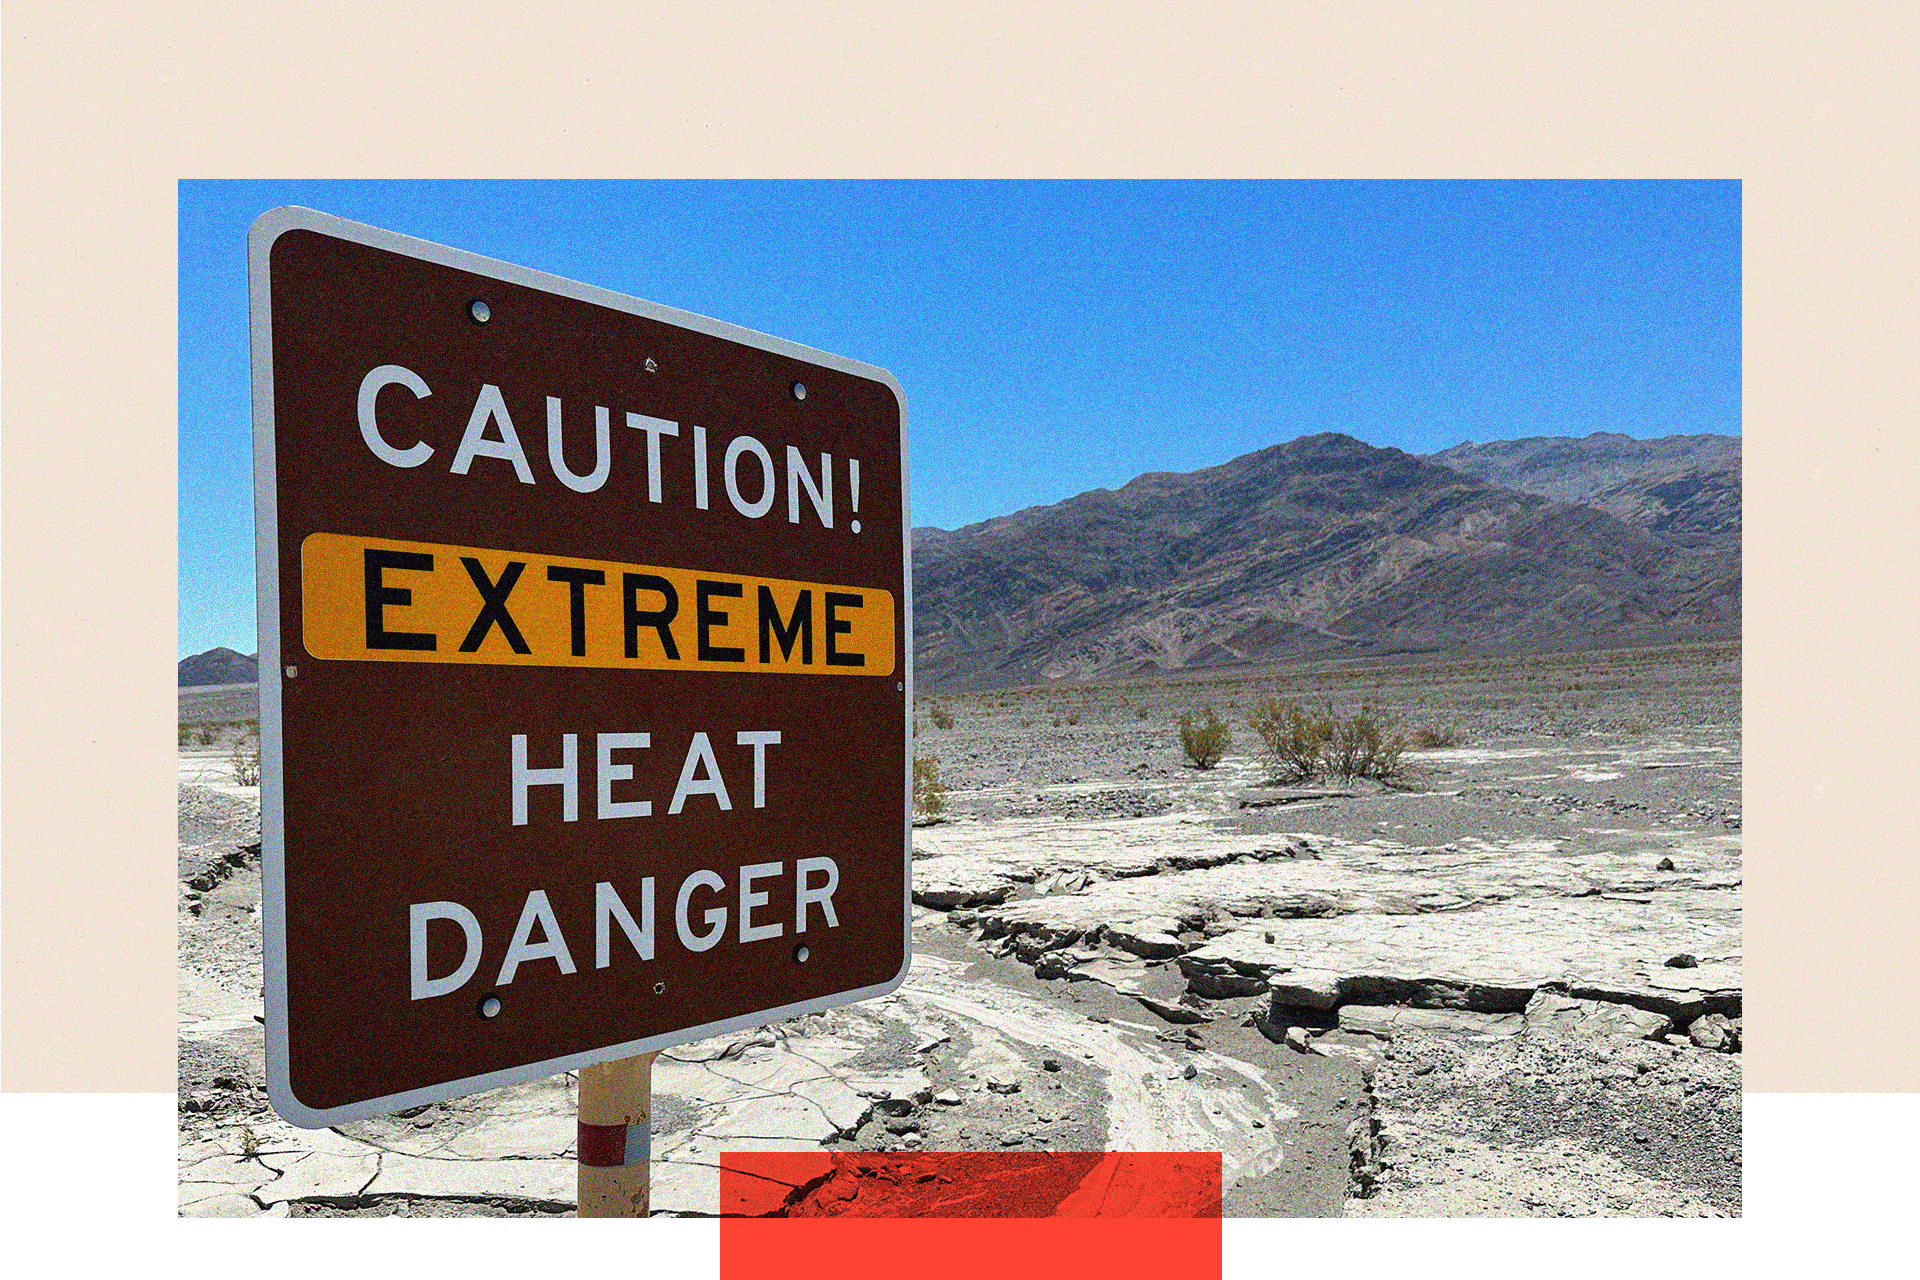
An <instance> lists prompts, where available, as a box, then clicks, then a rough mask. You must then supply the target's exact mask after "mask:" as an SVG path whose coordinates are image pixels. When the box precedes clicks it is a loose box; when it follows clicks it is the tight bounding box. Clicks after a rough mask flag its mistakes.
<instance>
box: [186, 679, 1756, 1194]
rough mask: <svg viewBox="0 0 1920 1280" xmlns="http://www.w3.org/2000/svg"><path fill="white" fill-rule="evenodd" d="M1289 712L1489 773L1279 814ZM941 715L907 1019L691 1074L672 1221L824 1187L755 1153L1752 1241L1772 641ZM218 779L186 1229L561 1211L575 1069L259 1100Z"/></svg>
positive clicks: (200, 887)
mask: <svg viewBox="0 0 1920 1280" xmlns="http://www.w3.org/2000/svg"><path fill="white" fill-rule="evenodd" d="M1275 688H1278V689H1279V690H1280V691H1281V692H1282V693H1284V694H1285V695H1286V696H1292V697H1295V698H1298V699H1301V700H1303V701H1304V700H1316V701H1317V700H1319V699H1321V698H1331V699H1333V700H1334V701H1335V702H1336V703H1338V704H1339V705H1340V706H1342V707H1344V708H1353V707H1356V706H1358V705H1359V703H1360V702H1361V701H1362V700H1365V701H1368V702H1370V703H1371V704H1372V705H1374V706H1375V707H1386V708H1388V709H1390V710H1395V711H1398V712H1399V713H1400V714H1401V715H1402V716H1403V717H1404V718H1405V719H1406V720H1407V721H1408V722H1410V723H1413V724H1435V725H1447V726H1451V727H1453V728H1455V729H1458V730H1459V731H1460V732H1461V734H1462V741H1461V743H1460V744H1459V745H1457V746H1455V747H1451V748H1446V749H1439V750H1431V751H1425V752H1419V753H1415V755H1414V757H1413V759H1414V762H1415V764H1416V766H1417V771H1416V773H1415V774H1414V775H1413V776H1412V778H1411V780H1410V782H1411V785H1410V786H1408V787H1406V788H1400V789H1396V788H1387V787H1381V786H1379V785H1378V784H1372V783H1353V784H1339V785H1328V784H1325V783H1324V782H1323V781H1320V780H1316V781H1314V782H1311V783H1303V784H1298V785H1294V786H1277V785H1271V784H1269V783H1268V782H1267V781H1266V779H1265V777H1264V771H1263V770H1262V769H1261V768H1260V767H1259V765H1258V762H1257V761H1256V760H1255V759H1254V758H1253V756H1252V755H1251V753H1250V750H1249V749H1250V748H1251V747H1252V746H1253V745H1255V740H1254V738H1253V735H1252V733H1251V732H1250V731H1249V730H1248V729H1247V728H1246V726H1245V722H1244V719H1243V717H1244V715H1245V713H1246V712H1247V711H1248V710H1250V709H1251V708H1252V707H1253V705H1254V703H1255V702H1256V701H1257V699H1258V697H1259V696H1261V695H1262V694H1263V693H1265V692H1268V691H1270V690H1273V689H1275ZM928 701H929V700H928V699H924V698H923V699H922V700H921V704H922V715H921V726H920V735H919V739H918V742H917V745H916V751H917V752H918V753H919V754H922V755H929V754H930V755H933V756H934V757H936V758H937V759H938V761H939V764H940V770H941V774H942V776H943V778H944V780H945V781H946V782H947V784H948V785H949V787H950V788H951V791H950V793H949V795H948V810H947V813H946V815H945V820H943V821H941V822H939V823H937V824H934V825H929V826H924V827H921V828H919V829H917V830H916V832H915V856H916V863H915V877H914V884H915V898H916V902H917V903H918V904H919V905H918V907H917V909H916V912H915V917H916V920H915V949H916V961H915V965H914V968H913V970H912V972H911V974H910V977H909V979H908V981H907V983H906V985H905V986H903V987H902V988H901V990H900V991H898V992H896V993H895V994H894V995H892V996H890V997H888V998H886V999H884V1000H880V1001H873V1002H868V1003H866V1004H862V1005H856V1006H850V1007H847V1008H843V1009H838V1010H834V1011H832V1012H830V1013H828V1014H823V1015H814V1016H812V1017H808V1018H801V1019H795V1020H793V1021H790V1022H786V1023H782V1024H778V1025H776V1026H773V1027H768V1028H762V1029H760V1030H758V1031H754V1032H750V1033H742V1034H739V1035H735V1036H730V1037H725V1038H722V1039H718V1040H714V1041H708V1042H703V1043H701V1044H696V1045H687V1046H682V1047H680V1048H678V1049H675V1050H671V1051H668V1052H667V1053H664V1054H662V1055H661V1056H660V1058H659V1059H658V1060H657V1062H656V1065H655V1072H654V1099H655V1119H654V1147H653V1150H654V1159H655V1163H654V1166H653V1177H654V1208H655V1211H656V1212H659V1213H668V1214H694V1215H706V1214H713V1213H764V1212H770V1211H773V1209H774V1208H775V1207H776V1206H778V1205H779V1204H781V1203H782V1201H783V1200H784V1199H785V1198H786V1197H787V1196H788V1195H790V1194H791V1193H792V1192H793V1188H792V1187H790V1186H786V1185H781V1184H777V1183H768V1184H767V1185H766V1186H765V1187H764V1188H762V1189H761V1190H760V1193H759V1194H758V1195H754V1194H743V1195H742V1196H741V1197H738V1198H737V1202H735V1203H721V1202H720V1190H719V1180H718V1171H717V1166H718V1164H719V1157H720V1153H722V1152H724V1151H729V1150H780V1151H792V1152H810V1153H816V1154H817V1155H818V1157H819V1159H820V1160H821V1161H822V1162H823V1163H822V1168H823V1169H824V1168H825V1167H826V1165H827V1162H830V1161H831V1158H832V1155H833V1153H835V1152H841V1151H873V1150H880V1151H887V1150H891V1151H914V1150H927V1151H941V1150H973V1151H998V1150H1006V1151H1036V1152H1038V1151H1092V1150H1102V1149H1120V1150H1126V1149H1133V1150H1219V1151H1221V1152H1222V1153H1223V1158H1222V1164H1223V1172H1224V1174H1225V1184H1226V1199H1225V1204H1224V1209H1225V1212H1226V1213H1228V1214H1229V1215H1273V1216H1282V1215H1315V1214H1340V1213H1347V1214H1354V1215H1360V1216H1425V1215H1514V1216H1554V1215H1575V1216H1592V1215H1605V1214H1636V1215H1647V1214H1651V1215H1710V1214H1728V1213H1738V1212H1739V1208H1740V1169H1741V1165H1740V1154H1739V1150H1740V1099H1739V1090H1740V1072H1739V1061H1740V1060H1739V1055H1738V1053H1737V1047H1738V1043H1739V1030H1740V1027H1739V1018H1740V1013H1741V1007H1740V996H1741V979H1740V953H1741V939H1740V909H1739V885H1740V855H1739V848H1740V830H1739V827H1740V803H1739V794H1740V749H1739V748H1740V739H1739V722H1738V707H1739V653H1738V649H1737V647H1735V646H1687V647H1680V648H1675V649H1668V650H1658V651H1644V650H1643V651H1625V652H1620V653H1613V654H1572V655H1559V656H1544V657H1526V658H1508V659H1488V660H1483V661H1473V662H1458V663H1427V664H1403V665H1400V666H1391V667H1381V668H1376V669H1357V668H1349V669H1335V668H1328V669H1325V670H1319V671H1307V672H1292V673H1284V674H1282V673H1267V674H1262V673H1257V672H1255V673H1246V672H1236V673H1231V674H1211V675H1198V676H1195V675H1186V676H1181V677H1178V678H1173V679H1165V680H1159V681H1153V682H1139V683H1129V684H1115V685H1106V686H1097V687H1088V688H1077V689H1065V688H1063V689H1053V690H1031V691H1010V692H1008V691H1001V692H987V693H979V694H968V695H961V696H955V697H951V698H937V699H933V700H932V701H936V702H938V703H939V704H940V705H941V706H942V707H943V708H945V709H946V710H947V711H948V712H950V713H951V714H952V716H953V725H952V727H951V728H948V729H939V728H935V727H933V726H932V724H930V723H929V719H930V717H929V716H928V715H927V714H926V704H927V702H928ZM1207 705H1212V706H1213V707H1215V708H1216V709H1217V710H1219V711H1220V712H1221V713H1222V714H1223V715H1224V716H1225V717H1227V718H1228V719H1229V720H1230V721H1232V722H1233V725H1234V732H1235V735H1236V739H1237V742H1236V744H1235V749H1234V750H1232V751H1230V752H1229V754H1228V755H1227V757H1226V758H1225V760H1224V761H1223V762H1222V764H1221V766H1220V767H1219V768H1217V769H1214V770H1210V771H1207V772H1205V773H1201V772H1198V771H1196V770H1193V769H1191V768H1187V767H1185V766H1184V761H1183V758H1182V757H1181V755H1180V752H1179V748H1178V745H1177V739H1176V735H1175V734H1174V732H1173V730H1172V727H1171V726H1172V722H1173V720H1174V719H1175V718H1177V716H1178V714H1179V713H1180V712H1182V711H1187V710H1198V709H1199V708H1201V707H1203V706H1207ZM1056 721H1057V722H1058V723H1055V722H1056ZM222 764H223V761H222V760H221V759H219V758H218V757H213V756H207V755H206V754H205V753H201V754H199V755H193V754H187V755H183V757H182V764H181V774H182V782H183V786H182V799H181V857H180V868H181V883H182V888H181V912H180V923H181V944H180V966H181V967H180V991H181V1042H180V1043H181V1048H180V1072H181V1087H180V1113H179V1114H180V1120H181V1133H180V1139H181V1142H180V1207H181V1212H182V1213H183V1214H191V1215H261V1214H272V1215H280V1216H320V1215H324V1216H467V1215H471V1216H541V1215H553V1214H564V1213H567V1212H570V1211H571V1209H572V1204H573V1197H574V1177H575V1174H574V1165H573V1160H572V1155H573V1151H572V1143H573V1136H574V1118H575V1117H574V1084H573V1081H572V1079H571V1077H568V1076H559V1077H553V1078H551V1079H549V1080H544V1081H537V1082H533V1083H530V1084H526V1085H521V1086H517V1087H514V1088H510V1089H504V1090H496V1091H492V1092H489V1093H483V1094H476V1095H472V1096H469V1097H466V1098H460V1099H455V1100H452V1101H449V1102H445V1103H440V1104H435V1105H434V1106H431V1107H427V1108H416V1109H414V1110H413V1111H411V1112H409V1113H406V1114H403V1115H398V1116H388V1117H380V1118H378V1119H375V1120H369V1121H363V1122H359V1123H356V1124H352V1125H343V1126H340V1127H339V1128H337V1129H335V1130H322V1131H318V1132H314V1131H305V1130H299V1129H295V1128H293V1127H291V1126H288V1125H286V1124H284V1123H283V1122H281V1121H280V1120H279V1119H278V1118H277V1117H275V1116H274V1115H273V1114H272V1112H271V1111H270V1110H269V1109H268V1108H267V1106H266V1103H265V1098H264V1093H263V1091H262V1090H261V1089H260V1082H261V1081H262V1079H263V1065H264V1064H263V1050H262V1044H263V1038H262V1032H261V1027H260V1024H259V1022H258V1020H257V1015H258V1013H259V1010H260V997H259V989H260V988H259V982H260V967H259V925H258V902H259V869H258V851H257V842H258V834H257V800H255V798H254V796H253V794H252V790H251V789H249V788H242V787H237V786H234V785H232V784H231V782H230V781H227V780H225V778H224V776H223V775H224V771H223V769H222V767H221V766H222ZM1678 961H1684V963H1669V962H1678ZM1729 1050H1733V1051H1732V1052H1729Z"/></svg>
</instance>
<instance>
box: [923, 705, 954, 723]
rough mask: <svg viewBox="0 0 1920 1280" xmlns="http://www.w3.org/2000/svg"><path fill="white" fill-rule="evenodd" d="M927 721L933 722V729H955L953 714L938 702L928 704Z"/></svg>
mask: <svg viewBox="0 0 1920 1280" xmlns="http://www.w3.org/2000/svg"><path fill="white" fill-rule="evenodd" d="M927 719H929V720H931V721H933V727H934V728H936V729H951V728H953V712H951V711H949V710H947V709H946V708H945V707H943V706H941V705H940V704H939V703H937V702H932V703H928V704H927Z"/></svg>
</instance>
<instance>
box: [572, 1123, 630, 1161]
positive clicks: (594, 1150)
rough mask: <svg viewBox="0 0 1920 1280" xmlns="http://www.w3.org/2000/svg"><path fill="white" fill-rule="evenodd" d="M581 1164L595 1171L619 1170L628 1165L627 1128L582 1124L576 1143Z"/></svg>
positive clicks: (618, 1125)
mask: <svg viewBox="0 0 1920 1280" xmlns="http://www.w3.org/2000/svg"><path fill="white" fill-rule="evenodd" d="M575 1149H576V1150H577V1151H578V1152H579V1157H578V1158H579V1161H580V1163H581V1164H584V1165H588V1166H590V1167H592V1168H595V1169H618V1168H621V1167H623V1166H625V1164H626V1163H627V1126H625V1125H623V1124H588V1123H587V1122H586V1121H584V1120H582V1121H581V1122H580V1136H579V1139H578V1141H577V1142H576V1143H575Z"/></svg>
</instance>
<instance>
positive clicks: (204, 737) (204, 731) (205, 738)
mask: <svg viewBox="0 0 1920 1280" xmlns="http://www.w3.org/2000/svg"><path fill="white" fill-rule="evenodd" d="M216 736H217V735H216V734H215V732H214V728H213V726H212V725H210V724H203V725H201V726H200V727H199V728H198V729H195V730H194V731H193V740H194V742H195V743H197V744H199V745H200V746H203V747H210V746H212V745H213V740H214V738H215V737H216Z"/></svg>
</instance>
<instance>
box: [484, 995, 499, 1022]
mask: <svg viewBox="0 0 1920 1280" xmlns="http://www.w3.org/2000/svg"><path fill="white" fill-rule="evenodd" d="M479 1013H480V1016H481V1017H483V1018H497V1017H499V1016H500V997H499V996H496V995H484V996H481V997H480V1004H479Z"/></svg>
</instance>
